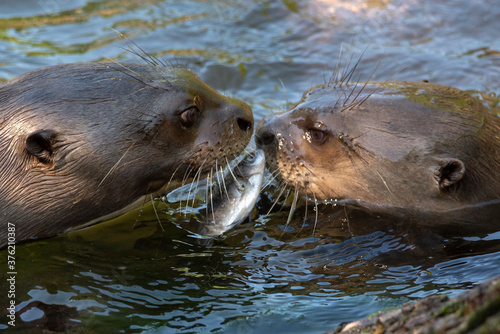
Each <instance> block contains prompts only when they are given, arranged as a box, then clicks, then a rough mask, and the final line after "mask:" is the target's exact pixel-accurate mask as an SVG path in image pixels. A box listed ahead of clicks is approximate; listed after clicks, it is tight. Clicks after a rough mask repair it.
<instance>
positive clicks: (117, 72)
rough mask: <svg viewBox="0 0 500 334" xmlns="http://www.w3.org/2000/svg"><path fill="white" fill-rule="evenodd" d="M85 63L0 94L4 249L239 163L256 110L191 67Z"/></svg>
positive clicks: (50, 70) (36, 76)
mask: <svg viewBox="0 0 500 334" xmlns="http://www.w3.org/2000/svg"><path fill="white" fill-rule="evenodd" d="M151 59H152V60H151V61H149V62H148V63H145V64H128V63H122V64H119V63H81V64H65V65H57V66H50V67H46V68H41V69H38V70H34V71H31V72H28V73H25V74H23V75H20V76H19V77H17V78H15V79H13V80H11V81H9V82H7V83H5V84H4V85H2V86H0V174H1V175H2V177H1V178H0V216H1V217H2V224H3V225H4V226H3V228H2V229H1V231H0V240H1V241H0V247H5V245H6V243H7V231H8V229H7V225H9V226H15V231H16V242H22V241H26V240H30V239H37V238H46V237H51V236H55V235H57V234H60V233H62V232H63V231H65V230H67V229H71V228H74V227H77V226H80V225H82V224H85V223H87V222H90V221H93V222H96V221H99V220H102V219H105V218H110V217H112V216H114V215H117V214H118V213H121V212H122V211H124V210H125V209H128V208H132V207H133V206H134V205H140V204H143V203H144V201H145V198H150V194H154V193H157V192H159V191H162V189H165V187H166V186H167V185H168V184H169V183H170V182H171V181H180V180H185V179H187V178H190V177H191V178H192V177H196V178H203V177H204V176H206V173H209V172H210V171H211V169H212V168H215V166H216V165H217V166H219V167H220V166H224V165H225V164H226V163H227V161H229V160H232V159H233V158H234V157H235V156H237V155H239V154H240V153H241V152H242V151H243V149H244V148H245V147H246V145H247V144H248V142H249V140H250V137H251V135H252V132H253V115H252V111H251V109H250V107H249V106H248V105H247V104H246V103H244V102H243V101H240V100H238V99H233V98H228V97H225V96H223V95H221V94H219V93H218V92H216V91H215V90H213V89H212V88H210V87H209V86H208V85H206V84H205V83H204V82H203V81H201V80H200V79H199V78H198V77H197V76H196V75H195V74H194V73H192V72H191V71H189V70H187V69H183V68H177V67H171V66H165V65H162V64H159V63H157V62H155V60H154V59H153V58H151Z"/></svg>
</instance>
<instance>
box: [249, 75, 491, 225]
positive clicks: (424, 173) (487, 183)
mask: <svg viewBox="0 0 500 334" xmlns="http://www.w3.org/2000/svg"><path fill="white" fill-rule="evenodd" d="M256 142H257V146H258V147H260V148H262V149H264V151H265V152H266V160H267V165H268V167H269V169H270V171H271V172H274V171H279V173H278V174H279V175H280V177H281V179H282V181H283V183H284V184H285V185H286V186H289V187H291V188H293V189H295V191H296V192H300V193H302V194H305V195H307V196H308V197H309V198H311V199H313V200H315V201H316V202H319V201H328V202H330V203H337V204H344V205H347V206H353V207H356V208H359V209H362V210H366V211H370V212H384V213H390V214H397V215H403V216H409V215H412V214H415V215H418V214H420V215H423V216H428V217H432V216H434V217H435V215H434V214H439V213H441V214H442V215H441V217H445V216H454V217H455V218H456V217H459V216H460V215H462V214H463V213H464V212H465V211H468V209H471V208H476V209H478V210H479V211H480V212H483V210H484V208H487V207H488V208H490V211H489V213H488V214H482V217H483V218H484V220H485V221H486V223H491V222H492V221H493V220H494V219H492V218H493V217H495V216H498V213H499V212H500V210H499V208H500V206H499V203H500V119H499V118H498V116H497V115H495V114H493V113H492V112H491V111H490V110H488V109H487V108H486V107H484V106H483V105H482V104H481V103H480V102H479V101H478V100H476V99H475V98H474V97H472V96H471V95H469V94H468V93H466V92H463V91H461V90H458V89H455V88H451V87H447V86H441V85H437V84H431V83H425V82H408V81H390V82H384V83H377V82H374V83H366V84H363V83H357V84H354V83H353V84H347V83H342V82H337V83H332V84H327V85H321V86H316V87H313V88H311V89H310V90H308V91H307V92H305V93H304V95H303V97H302V99H301V100H300V102H299V103H298V104H297V105H296V106H295V107H293V108H292V109H290V110H288V111H286V112H283V113H280V114H274V115H270V116H268V117H266V118H264V119H263V120H262V121H261V122H260V124H259V125H258V127H257V131H256ZM453 212H455V213H457V214H456V215H453V214H452V213H453ZM476 218H478V215H476V214H472V215H470V219H471V222H472V221H473V220H475V219H476ZM464 219H465V218H464ZM495 223H497V222H496V221H495Z"/></svg>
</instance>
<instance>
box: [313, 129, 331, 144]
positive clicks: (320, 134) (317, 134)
mask: <svg viewBox="0 0 500 334" xmlns="http://www.w3.org/2000/svg"><path fill="white" fill-rule="evenodd" d="M309 134H310V135H311V140H312V141H313V142H314V143H316V144H323V143H324V142H325V140H326V138H327V137H328V135H327V133H326V132H324V131H321V130H318V129H310V130H309Z"/></svg>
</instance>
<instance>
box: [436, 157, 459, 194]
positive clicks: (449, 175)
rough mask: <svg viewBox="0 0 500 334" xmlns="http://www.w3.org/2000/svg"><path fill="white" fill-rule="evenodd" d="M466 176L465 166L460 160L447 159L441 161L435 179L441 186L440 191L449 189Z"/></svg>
mask: <svg viewBox="0 0 500 334" xmlns="http://www.w3.org/2000/svg"><path fill="white" fill-rule="evenodd" d="M464 175H465V165H464V163H463V162H462V161H461V160H458V159H453V158H449V159H445V160H440V161H439V166H438V167H437V168H436V170H435V172H434V178H435V179H436V181H437V182H438V184H439V188H440V189H445V188H448V187H450V186H452V185H454V184H455V183H457V182H458V181H460V179H461V178H462V177H464Z"/></svg>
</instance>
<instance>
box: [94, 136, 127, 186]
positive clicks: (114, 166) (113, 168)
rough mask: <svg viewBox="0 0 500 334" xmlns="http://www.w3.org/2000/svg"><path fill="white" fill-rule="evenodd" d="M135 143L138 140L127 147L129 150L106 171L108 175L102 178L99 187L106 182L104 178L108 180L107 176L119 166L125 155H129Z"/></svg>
mask: <svg viewBox="0 0 500 334" xmlns="http://www.w3.org/2000/svg"><path fill="white" fill-rule="evenodd" d="M135 144H136V142H133V143H132V144H131V145H130V146H129V148H127V150H126V151H125V153H123V155H122V156H121V157H120V159H118V161H117V162H116V163H115V164H114V165H113V167H111V168H110V170H109V171H108V172H107V173H106V175H104V177H103V178H102V180H101V182H99V184H98V185H97V188H99V187H100V186H101V184H102V183H103V182H104V180H106V178H107V177H108V176H109V175H110V174H111V173H112V172H113V171H114V170H115V169H116V168H117V167H118V165H119V164H120V162H121V161H122V160H123V158H124V157H125V155H127V153H128V152H129V151H130V150H131V149H132V147H134V145H135Z"/></svg>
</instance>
